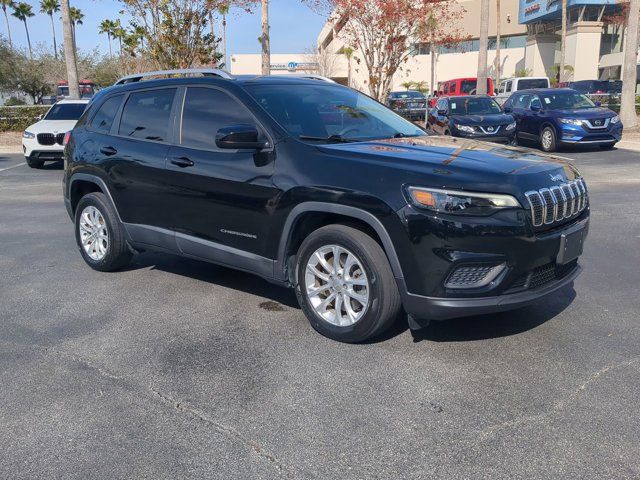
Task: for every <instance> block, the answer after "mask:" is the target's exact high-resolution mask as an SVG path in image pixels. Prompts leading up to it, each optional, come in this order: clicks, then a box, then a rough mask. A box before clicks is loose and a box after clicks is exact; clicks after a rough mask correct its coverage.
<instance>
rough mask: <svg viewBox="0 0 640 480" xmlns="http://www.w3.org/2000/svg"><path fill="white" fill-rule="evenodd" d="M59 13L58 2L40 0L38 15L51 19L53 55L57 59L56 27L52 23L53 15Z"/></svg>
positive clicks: (54, 0) (55, 0)
mask: <svg viewBox="0 0 640 480" xmlns="http://www.w3.org/2000/svg"><path fill="white" fill-rule="evenodd" d="M58 11H60V3H59V2H58V0H40V13H44V14H46V15H49V18H51V32H52V33H53V55H54V56H55V57H56V60H57V59H58V44H57V43H56V26H55V24H54V23H53V14H54V13H56V12H58Z"/></svg>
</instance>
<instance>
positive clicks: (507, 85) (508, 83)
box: [505, 80, 511, 93]
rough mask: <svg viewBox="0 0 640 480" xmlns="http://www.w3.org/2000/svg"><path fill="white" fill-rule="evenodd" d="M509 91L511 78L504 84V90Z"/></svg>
mask: <svg viewBox="0 0 640 480" xmlns="http://www.w3.org/2000/svg"><path fill="white" fill-rule="evenodd" d="M510 91H511V80H509V81H508V82H507V84H506V86H505V92H507V93H508V92H510Z"/></svg>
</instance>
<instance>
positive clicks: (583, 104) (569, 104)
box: [541, 92, 595, 110]
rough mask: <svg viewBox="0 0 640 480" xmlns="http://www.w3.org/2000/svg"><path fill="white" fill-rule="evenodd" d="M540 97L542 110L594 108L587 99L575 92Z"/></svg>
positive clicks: (548, 94)
mask: <svg viewBox="0 0 640 480" xmlns="http://www.w3.org/2000/svg"><path fill="white" fill-rule="evenodd" d="M541 97H542V104H543V106H544V108H548V109H550V110H563V109H568V110H578V109H585V108H595V104H594V103H593V102H592V101H591V100H590V99H589V97H587V96H585V95H583V94H581V93H577V92H576V93H573V92H562V93H547V94H543V95H541Z"/></svg>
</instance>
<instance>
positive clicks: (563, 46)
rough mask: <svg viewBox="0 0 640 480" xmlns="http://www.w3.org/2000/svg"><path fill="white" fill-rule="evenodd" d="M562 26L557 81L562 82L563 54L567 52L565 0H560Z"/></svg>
mask: <svg viewBox="0 0 640 480" xmlns="http://www.w3.org/2000/svg"><path fill="white" fill-rule="evenodd" d="M561 8H562V27H561V30H560V69H559V70H558V82H564V81H565V79H564V78H565V77H564V69H565V56H566V53H567V0H562V7H561Z"/></svg>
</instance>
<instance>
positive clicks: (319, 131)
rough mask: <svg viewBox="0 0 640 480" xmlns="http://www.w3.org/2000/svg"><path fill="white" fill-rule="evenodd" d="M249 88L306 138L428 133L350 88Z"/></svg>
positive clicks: (283, 123)
mask: <svg viewBox="0 0 640 480" xmlns="http://www.w3.org/2000/svg"><path fill="white" fill-rule="evenodd" d="M246 88H247V91H248V92H249V94H250V95H251V96H253V98H254V99H255V100H256V101H257V102H258V103H259V104H260V106H262V108H263V109H264V110H265V111H267V113H269V114H270V115H271V116H272V117H273V118H274V119H275V120H276V121H277V122H278V123H279V124H280V125H281V126H282V128H284V129H285V130H286V131H287V132H288V133H289V134H290V135H292V136H294V137H297V138H300V139H301V140H303V141H313V140H325V141H329V142H330V141H344V140H354V141H355V140H371V139H375V138H390V137H394V136H396V137H403V136H418V135H424V134H425V133H424V131H423V130H421V129H420V128H418V127H416V126H415V125H414V124H413V123H411V122H409V121H407V120H405V119H404V118H402V117H401V116H399V115H397V114H396V113H394V112H393V111H391V110H390V109H388V108H387V107H385V106H384V105H381V104H380V103H378V102H376V101H375V100H373V99H371V98H370V97H367V96H366V95H363V94H362V93H360V92H357V91H355V90H352V89H350V88H345V87H341V86H338V85H325V84H322V85H321V84H314V85H251V86H248V87H246ZM308 137H312V138H308Z"/></svg>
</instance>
